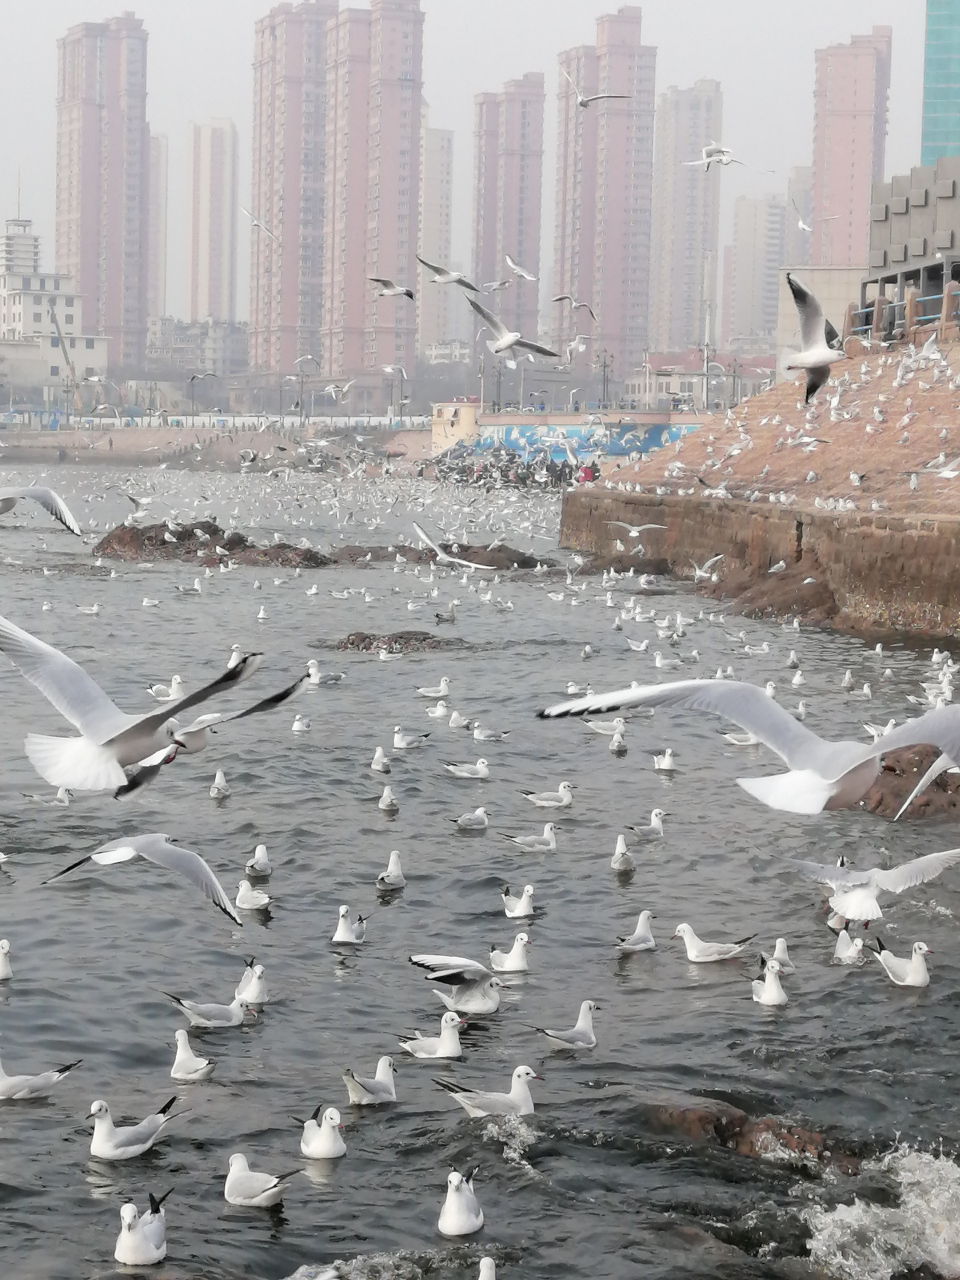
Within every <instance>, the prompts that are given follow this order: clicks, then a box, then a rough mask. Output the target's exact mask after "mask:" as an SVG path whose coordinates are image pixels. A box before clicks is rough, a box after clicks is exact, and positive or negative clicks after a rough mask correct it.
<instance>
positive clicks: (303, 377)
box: [293, 355, 323, 436]
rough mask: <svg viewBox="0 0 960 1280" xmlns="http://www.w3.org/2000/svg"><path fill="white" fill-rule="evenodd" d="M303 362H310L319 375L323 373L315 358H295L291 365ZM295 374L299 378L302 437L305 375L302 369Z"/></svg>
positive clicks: (309, 356) (301, 431)
mask: <svg viewBox="0 0 960 1280" xmlns="http://www.w3.org/2000/svg"><path fill="white" fill-rule="evenodd" d="M305 360H312V361H313V363H314V364H315V365H316V366H317V368H318V369H319V370H320V372H321V373H322V372H323V366H322V365H321V363H320V361H319V360H318V359H317V357H316V356H311V355H306V356H297V358H296V360H294V362H293V363H294V364H296V365H299V364H302V363H303V361H305ZM297 373H298V375H299V377H300V435H301V436H302V435H303V384H304V382H305V381H306V375H305V374H304V372H303V370H302V369H298V370H297ZM312 395H313V393H312V392H311V409H312V407H313V404H312Z"/></svg>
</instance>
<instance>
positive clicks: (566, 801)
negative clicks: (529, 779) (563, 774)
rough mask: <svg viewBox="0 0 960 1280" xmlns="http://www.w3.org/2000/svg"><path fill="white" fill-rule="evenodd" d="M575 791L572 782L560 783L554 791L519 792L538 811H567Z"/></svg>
mask: <svg viewBox="0 0 960 1280" xmlns="http://www.w3.org/2000/svg"><path fill="white" fill-rule="evenodd" d="M575 790H576V788H575V787H574V785H573V783H572V782H561V783H560V785H559V787H557V789H556V791H521V792H520V794H521V795H522V796H526V797H527V799H528V800H529V801H530V803H531V804H535V805H536V806H537V808H538V809H569V808H570V806H571V805H572V804H573V793H574V791H575Z"/></svg>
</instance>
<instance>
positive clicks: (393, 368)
mask: <svg viewBox="0 0 960 1280" xmlns="http://www.w3.org/2000/svg"><path fill="white" fill-rule="evenodd" d="M381 367H382V369H383V372H384V373H389V374H390V377H391V378H393V376H394V374H396V375H397V376H398V377H399V378H400V395H399V403H400V430H401V431H402V430H403V406H404V399H403V384H404V381H406V382H409V381H410V379H409V378H408V377H407V371H406V369H405V368H404V367H403V365H402V364H385V365H382V366H381ZM390 398H391V399H393V384H392V383H391V386H390Z"/></svg>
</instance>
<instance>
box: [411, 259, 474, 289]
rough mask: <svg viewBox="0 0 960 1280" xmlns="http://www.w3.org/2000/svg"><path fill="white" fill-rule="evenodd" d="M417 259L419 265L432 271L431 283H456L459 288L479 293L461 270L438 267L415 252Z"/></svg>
mask: <svg viewBox="0 0 960 1280" xmlns="http://www.w3.org/2000/svg"><path fill="white" fill-rule="evenodd" d="M417 261H418V262H419V263H420V265H421V266H423V267H426V268H427V270H428V271H432V272H433V280H432V281H431V284H458V285H459V286H460V288H461V289H470V290H471V291H472V292H473V293H479V292H480V290H479V289H478V288H477V286H476V285H475V284H474V283H473V282H472V281H471V280H468V279H467V277H466V276H465V275H464V274H463V272H462V271H450V270H449V269H448V268H447V267H438V266H437V264H436V263H435V262H428V261H427V260H426V258H421V257H420V255H419V253H418V254H417Z"/></svg>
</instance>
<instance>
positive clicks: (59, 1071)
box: [57, 1058, 83, 1076]
mask: <svg viewBox="0 0 960 1280" xmlns="http://www.w3.org/2000/svg"><path fill="white" fill-rule="evenodd" d="M82 1061H83V1059H82V1058H78V1059H77V1060H76V1062H67V1063H65V1064H64V1066H62V1067H57V1075H61V1076H65V1075H66V1074H67V1072H68V1071H72V1070H73V1069H74V1067H79V1065H80V1063H81V1062H82Z"/></svg>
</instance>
